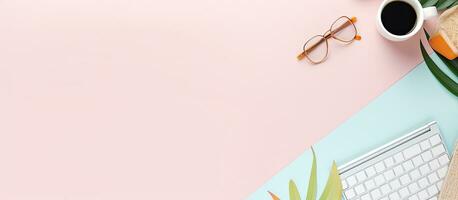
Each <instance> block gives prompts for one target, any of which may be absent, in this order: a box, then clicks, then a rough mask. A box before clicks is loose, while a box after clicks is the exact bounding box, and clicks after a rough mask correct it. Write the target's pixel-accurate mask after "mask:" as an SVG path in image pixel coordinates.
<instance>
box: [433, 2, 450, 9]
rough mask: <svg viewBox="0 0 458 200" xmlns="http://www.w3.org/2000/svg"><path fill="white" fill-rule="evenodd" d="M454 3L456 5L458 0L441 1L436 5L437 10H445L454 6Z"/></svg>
mask: <svg viewBox="0 0 458 200" xmlns="http://www.w3.org/2000/svg"><path fill="white" fill-rule="evenodd" d="M453 3H456V0H439V1H438V2H437V4H436V8H437V9H438V10H443V9H446V8H448V7H450V6H451V5H453ZM433 5H434V4H433Z"/></svg>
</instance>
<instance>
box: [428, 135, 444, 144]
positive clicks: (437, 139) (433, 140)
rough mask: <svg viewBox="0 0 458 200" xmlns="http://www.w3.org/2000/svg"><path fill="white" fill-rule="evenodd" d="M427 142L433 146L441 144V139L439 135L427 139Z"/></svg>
mask: <svg viewBox="0 0 458 200" xmlns="http://www.w3.org/2000/svg"><path fill="white" fill-rule="evenodd" d="M429 142H431V145H432V146H434V145H436V144H439V143H440V142H441V138H440V136H439V135H434V136H432V137H431V138H429Z"/></svg>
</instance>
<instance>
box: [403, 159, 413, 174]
mask: <svg viewBox="0 0 458 200" xmlns="http://www.w3.org/2000/svg"><path fill="white" fill-rule="evenodd" d="M402 166H403V167H404V169H405V170H406V171H409V170H411V169H413V163H412V161H410V160H408V161H406V162H405V163H402Z"/></svg>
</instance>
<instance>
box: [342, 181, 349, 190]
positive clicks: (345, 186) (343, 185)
mask: <svg viewBox="0 0 458 200" xmlns="http://www.w3.org/2000/svg"><path fill="white" fill-rule="evenodd" d="M347 188H348V183H347V181H345V180H342V189H344V190H345V189H347Z"/></svg>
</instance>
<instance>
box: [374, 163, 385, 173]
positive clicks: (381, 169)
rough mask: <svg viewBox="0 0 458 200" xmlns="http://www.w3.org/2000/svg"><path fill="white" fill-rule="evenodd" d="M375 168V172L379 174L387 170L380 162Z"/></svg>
mask: <svg viewBox="0 0 458 200" xmlns="http://www.w3.org/2000/svg"><path fill="white" fill-rule="evenodd" d="M374 167H375V171H377V173H380V172H383V171H384V170H385V169H386V167H385V164H383V162H379V163H377V164H375V165H374Z"/></svg>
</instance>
